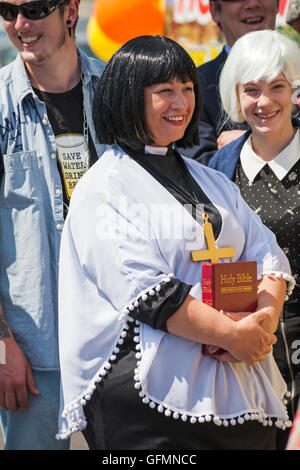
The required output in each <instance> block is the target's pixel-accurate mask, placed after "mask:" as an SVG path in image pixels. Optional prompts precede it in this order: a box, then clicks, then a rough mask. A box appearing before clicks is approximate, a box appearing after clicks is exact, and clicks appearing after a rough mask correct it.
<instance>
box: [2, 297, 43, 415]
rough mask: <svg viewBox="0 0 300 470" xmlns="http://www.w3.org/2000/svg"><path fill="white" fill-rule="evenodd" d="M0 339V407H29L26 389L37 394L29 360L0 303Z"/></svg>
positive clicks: (13, 408) (8, 409)
mask: <svg viewBox="0 0 300 470" xmlns="http://www.w3.org/2000/svg"><path fill="white" fill-rule="evenodd" d="M0 341H1V345H2V347H1V350H2V351H4V357H5V360H4V361H0V407H1V408H3V409H4V410H6V411H17V409H18V408H19V407H20V408H22V409H24V410H27V409H28V408H29V402H28V391H29V392H30V393H32V394H33V395H39V391H38V389H37V388H36V384H35V381H34V378H33V375H32V370H31V367H30V365H29V362H28V360H27V358H26V356H25V354H24V353H23V351H22V350H21V348H20V347H19V346H18V345H17V343H16V341H15V340H14V338H13V335H12V332H11V329H10V327H9V324H8V322H7V320H6V318H5V316H4V313H3V310H2V307H1V305H0Z"/></svg>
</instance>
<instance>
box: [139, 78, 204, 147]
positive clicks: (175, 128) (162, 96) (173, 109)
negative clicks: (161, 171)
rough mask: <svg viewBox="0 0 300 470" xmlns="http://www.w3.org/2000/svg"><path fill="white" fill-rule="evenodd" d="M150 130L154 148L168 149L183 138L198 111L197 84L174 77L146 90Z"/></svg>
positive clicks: (146, 115) (145, 99)
mask: <svg viewBox="0 0 300 470" xmlns="http://www.w3.org/2000/svg"><path fill="white" fill-rule="evenodd" d="M144 103H145V120H146V127H147V130H148V132H149V133H150V135H151V137H152V138H153V140H154V144H153V145H154V146H156V147H166V146H168V145H169V144H170V143H172V142H176V141H177V140H179V139H181V138H182V137H183V135H184V133H185V130H186V128H187V126H188V125H189V123H190V121H191V119H192V116H193V112H194V108H195V94H194V85H193V82H191V81H188V82H186V83H182V82H181V81H180V80H179V79H178V78H176V77H175V78H173V79H172V80H170V82H167V83H158V84H156V85H151V86H149V87H146V88H145V90H144Z"/></svg>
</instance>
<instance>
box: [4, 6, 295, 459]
mask: <svg viewBox="0 0 300 470" xmlns="http://www.w3.org/2000/svg"><path fill="white" fill-rule="evenodd" d="M295 4H297V5H294V2H293V1H291V8H293V11H296V10H297V8H298V6H299V5H298V4H299V2H295ZM278 7H279V5H278V1H277V0H240V1H234V0H210V10H211V14H212V17H213V19H214V21H215V22H216V23H217V24H218V26H219V27H220V29H221V30H222V32H223V34H224V37H225V39H226V45H225V46H224V49H223V50H222V52H221V53H220V55H219V56H218V57H217V58H216V59H215V60H213V61H211V62H208V63H206V64H204V65H202V66H200V67H199V68H198V69H197V68H196V66H195V64H194V62H193V61H192V59H191V57H190V56H189V54H188V53H187V52H186V51H185V50H184V49H183V48H182V47H181V46H180V45H179V44H178V43H176V42H175V41H173V40H171V39H170V38H167V37H161V36H140V37H137V38H134V39H132V40H130V41H128V42H127V43H125V44H124V45H123V46H122V47H121V48H120V49H119V50H118V51H117V52H116V53H115V54H114V55H113V56H112V58H111V59H110V61H109V62H108V63H107V64H106V66H105V67H104V66H103V65H102V63H101V62H100V61H98V60H97V59H93V58H90V57H88V56H86V55H85V54H84V53H83V52H82V51H80V50H79V49H78V48H77V47H76V41H75V31H76V23H77V20H78V11H79V0H35V1H34V2H32V1H26V2H23V3H22V2H20V1H19V0H11V1H10V2H9V3H8V2H6V1H3V2H0V15H1V16H2V18H3V25H4V28H5V30H6V33H7V35H8V37H9V39H10V40H11V42H12V44H13V45H14V46H15V48H16V49H17V51H18V56H17V58H16V59H15V61H14V62H12V63H11V64H9V65H7V66H6V67H4V68H2V69H0V83H1V102H0V132H1V139H0V179H1V192H0V254H1V256H0V260H1V276H0V300H1V307H0V341H1V344H4V346H5V360H1V357H0V425H1V429H2V433H3V436H4V441H5V449H8V450H18V449H20V450H21V449H22V450H24V449H32V450H38V449H40V450H41V449H43V450H67V449H69V447H70V436H71V435H72V434H73V433H75V432H77V431H82V432H83V434H84V437H85V439H86V442H87V443H88V446H89V448H90V449H96V450H105V449H108V450H115V449H118V450H119V449H126V450H137V449H143V450H150V449H153V450H188V449H189V450H202V449H224V450H225V449H232V450H242V449H243V450H245V449H251V450H266V449H268V450H271V449H272V450H273V449H277V450H283V449H285V448H286V446H287V442H288V438H289V435H290V429H291V426H292V423H293V420H294V418H295V416H296V411H297V404H298V402H299V397H300V361H299V338H300V317H299V313H300V308H299V294H300V292H299V253H300V251H299V194H300V188H299V155H300V133H299V126H300V118H299V106H298V102H297V97H298V95H299V87H300V49H299V46H298V45H297V44H296V42H294V41H293V40H291V39H289V38H287V37H285V36H284V35H282V34H281V33H280V32H278V31H276V30H275V19H276V14H277V11H278ZM297 11H298V12H299V9H298V10H297ZM291 24H292V25H294V24H295V28H296V25H297V22H296V20H295V15H294V16H293V20H291ZM208 225H209V227H210V230H211V231H212V233H213V235H212V236H213V239H214V241H215V245H216V249H217V250H218V249H221V248H227V247H230V248H231V250H230V254H228V253H227V255H224V257H223V258H222V259H220V262H229V261H231V262H235V261H256V264H257V278H258V287H257V306H256V309H255V311H254V312H239V313H238V314H236V313H235V314H233V313H232V312H225V313H224V312H222V311H218V310H217V309H215V308H213V307H212V306H210V305H207V304H206V303H204V302H203V301H202V287H201V276H202V274H201V272H202V262H196V261H194V259H193V257H192V256H191V252H193V250H194V251H195V250H197V251H200V252H201V251H202V250H203V251H204V250H206V251H209V250H207V243H206V242H207V239H206V236H207V230H208ZM207 256H208V260H207V261H209V260H210V258H209V255H207ZM226 256H227V257H226ZM203 345H213V346H215V347H216V349H215V352H214V353H212V354H211V355H210V356H207V355H205V354H203V349H202V346H203ZM219 348H221V349H219ZM128 424H130V426H128ZM29 429H30V432H28V430H29Z"/></svg>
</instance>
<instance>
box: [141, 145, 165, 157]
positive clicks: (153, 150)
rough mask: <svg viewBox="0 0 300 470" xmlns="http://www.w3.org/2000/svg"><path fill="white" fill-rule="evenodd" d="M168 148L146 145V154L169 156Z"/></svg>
mask: <svg viewBox="0 0 300 470" xmlns="http://www.w3.org/2000/svg"><path fill="white" fill-rule="evenodd" d="M167 152H168V147H152V146H151V145H145V153H153V154H154V155H167Z"/></svg>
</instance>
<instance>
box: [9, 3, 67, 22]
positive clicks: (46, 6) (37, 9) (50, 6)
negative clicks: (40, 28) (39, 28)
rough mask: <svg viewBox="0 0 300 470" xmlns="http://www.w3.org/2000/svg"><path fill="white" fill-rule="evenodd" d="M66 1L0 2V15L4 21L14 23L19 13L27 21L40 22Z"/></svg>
mask: <svg viewBox="0 0 300 470" xmlns="http://www.w3.org/2000/svg"><path fill="white" fill-rule="evenodd" d="M65 2H66V0H35V1H33V2H27V3H21V4H19V5H16V4H15V3H8V2H0V15H1V16H3V18H4V20H5V21H14V20H15V19H16V18H17V16H18V14H19V13H22V15H23V16H24V18H26V19H27V20H41V19H42V18H45V17H46V16H48V15H50V14H51V13H52V12H53V11H55V10H56V9H57V8H59V7H60V6H61V5H63V3H65Z"/></svg>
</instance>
